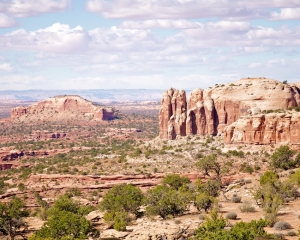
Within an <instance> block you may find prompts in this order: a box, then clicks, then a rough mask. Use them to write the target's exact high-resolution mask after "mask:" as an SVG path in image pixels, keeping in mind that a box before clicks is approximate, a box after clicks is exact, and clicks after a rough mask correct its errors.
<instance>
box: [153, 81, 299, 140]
mask: <svg viewBox="0 0 300 240" xmlns="http://www.w3.org/2000/svg"><path fill="white" fill-rule="evenodd" d="M299 105H300V89H299V87H298V86H297V85H295V84H284V83H282V82H279V81H277V80H273V79H268V78H243V79H240V80H238V81H236V82H233V83H228V84H216V85H215V87H213V88H208V89H206V90H203V89H200V88H197V89H194V90H193V91H191V93H190V95H189V97H188V100H186V94H185V91H183V90H176V89H173V88H171V89H169V90H167V91H165V92H164V94H163V97H162V101H161V108H160V113H159V127H160V138H162V139H176V137H177V136H186V135H200V136H205V135H219V134H222V133H224V141H225V143H237V142H239V143H254V144H272V143H282V142H289V143H294V144H296V143H298V142H300V140H298V139H299V137H300V134H299V132H298V123H297V122H298V120H299V117H300V115H299V114H296V113H295V114H292V115H289V114H282V113H278V114H273V115H272V114H271V115H269V114H267V115H264V114H261V112H262V111H268V110H276V109H287V108H290V107H296V106H299ZM259 114H260V115H259Z"/></svg>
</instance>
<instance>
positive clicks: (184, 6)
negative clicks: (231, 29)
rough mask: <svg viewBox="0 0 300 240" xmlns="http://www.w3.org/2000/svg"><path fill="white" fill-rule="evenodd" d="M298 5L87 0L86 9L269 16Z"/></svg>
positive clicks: (271, 0) (161, 15) (239, 0)
mask: <svg viewBox="0 0 300 240" xmlns="http://www.w3.org/2000/svg"><path fill="white" fill-rule="evenodd" d="M279 7H284V8H292V7H299V1H298V0H268V1H261V0H251V1H249V0H236V1H232V0H209V1H201V0H131V1H124V0H111V1H106V0H87V2H86V9H87V10H88V11H91V12H97V13H100V14H101V15H102V16H103V17H105V18H115V19H122V18H126V19H176V18H208V17H223V18H224V17H226V18H230V19H234V18H239V19H247V18H266V17H268V16H269V10H268V9H267V8H279Z"/></svg>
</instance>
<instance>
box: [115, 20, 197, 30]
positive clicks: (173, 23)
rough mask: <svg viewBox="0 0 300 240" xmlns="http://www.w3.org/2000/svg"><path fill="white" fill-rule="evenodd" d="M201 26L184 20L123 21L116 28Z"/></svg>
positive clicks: (181, 27) (182, 27)
mask: <svg viewBox="0 0 300 240" xmlns="http://www.w3.org/2000/svg"><path fill="white" fill-rule="evenodd" d="M202 26H203V24H202V23H200V22H190V21H187V20H186V19H179V20H169V19H151V20H145V21H124V22H123V23H121V24H120V25H119V26H118V27H119V28H126V29H150V28H177V29H185V28H200V27H202Z"/></svg>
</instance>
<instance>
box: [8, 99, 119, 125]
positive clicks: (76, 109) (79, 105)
mask: <svg viewBox="0 0 300 240" xmlns="http://www.w3.org/2000/svg"><path fill="white" fill-rule="evenodd" d="M113 118H114V111H113V109H112V108H107V107H103V106H100V105H97V104H95V103H92V102H90V101H88V100H85V99H83V98H81V97H79V96H76V95H65V96H56V97H52V98H48V99H46V100H44V101H41V102H38V103H35V104H33V105H30V106H28V107H16V108H13V109H11V120H13V121H21V122H25V121H26V122H28V121H37V120H42V121H61V120H75V121H103V120H110V119H113Z"/></svg>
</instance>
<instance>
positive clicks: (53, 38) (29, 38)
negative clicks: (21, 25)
mask: <svg viewBox="0 0 300 240" xmlns="http://www.w3.org/2000/svg"><path fill="white" fill-rule="evenodd" d="M88 42H89V36H88V33H87V32H86V31H85V30H84V29H83V28H82V27H80V26H77V27H75V28H72V29H71V28H70V26H69V25H66V24H60V23H55V24H53V25H52V26H50V27H47V28H44V29H39V30H37V31H30V32H27V31H25V30H24V29H18V30H16V31H13V32H11V33H8V34H5V35H3V36H0V48H2V49H6V48H9V49H14V50H23V51H42V52H53V53H76V52H81V51H83V50H86V49H87V47H88Z"/></svg>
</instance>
